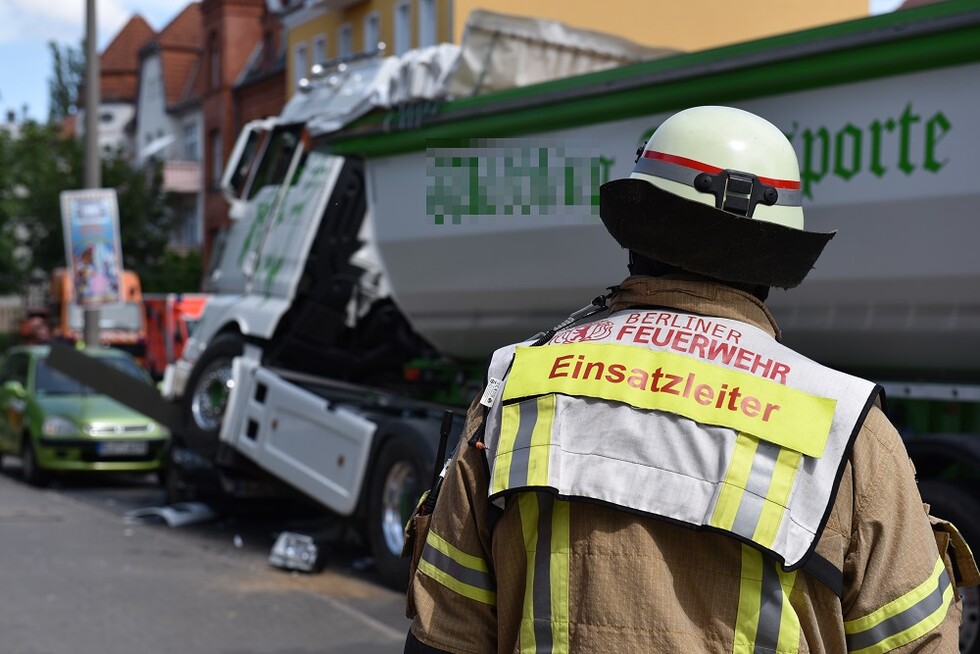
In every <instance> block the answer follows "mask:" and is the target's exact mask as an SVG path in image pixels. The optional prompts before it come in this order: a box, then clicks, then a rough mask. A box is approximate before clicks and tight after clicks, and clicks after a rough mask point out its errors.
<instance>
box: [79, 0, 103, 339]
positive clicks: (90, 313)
mask: <svg viewBox="0 0 980 654" xmlns="http://www.w3.org/2000/svg"><path fill="white" fill-rule="evenodd" d="M95 1H96V0H85V188H87V189H97V188H100V187H101V186H102V161H101V160H100V158H99V105H100V104H101V102H102V98H101V88H100V81H101V80H100V72H99V51H98V35H97V29H96V22H95ZM75 296H76V297H77V296H78V291H77V290H76V292H75ZM82 337H83V339H84V340H85V345H87V346H89V347H96V346H98V344H99V308H98V307H90V306H86V307H85V326H84V329H83V335H82Z"/></svg>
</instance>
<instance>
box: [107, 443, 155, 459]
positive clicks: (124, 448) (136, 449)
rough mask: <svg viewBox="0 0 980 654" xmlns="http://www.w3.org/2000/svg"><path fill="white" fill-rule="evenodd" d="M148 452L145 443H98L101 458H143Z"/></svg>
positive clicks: (147, 444)
mask: <svg viewBox="0 0 980 654" xmlns="http://www.w3.org/2000/svg"><path fill="white" fill-rule="evenodd" d="M148 451H149V443H147V442H146V441H105V442H102V443H99V454H101V455H102V456H143V455H145V454H146V453H147V452H148Z"/></svg>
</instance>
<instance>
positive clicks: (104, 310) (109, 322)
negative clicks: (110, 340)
mask: <svg viewBox="0 0 980 654" xmlns="http://www.w3.org/2000/svg"><path fill="white" fill-rule="evenodd" d="M68 324H69V326H70V327H71V328H72V329H74V330H77V331H81V330H82V328H83V326H84V324H85V310H84V309H83V308H82V307H81V306H79V305H77V304H72V305H71V306H70V307H69V309H68ZM142 325H143V320H142V308H141V307H140V305H139V304H137V303H135V302H126V303H124V304H107V305H105V306H103V307H100V308H99V327H100V328H101V329H118V330H123V331H133V332H135V331H140V329H141V328H142Z"/></svg>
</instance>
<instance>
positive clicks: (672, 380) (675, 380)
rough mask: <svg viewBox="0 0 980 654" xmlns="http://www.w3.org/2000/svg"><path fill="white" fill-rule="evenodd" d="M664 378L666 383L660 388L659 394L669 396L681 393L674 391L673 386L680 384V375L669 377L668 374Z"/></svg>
mask: <svg viewBox="0 0 980 654" xmlns="http://www.w3.org/2000/svg"><path fill="white" fill-rule="evenodd" d="M658 370H659V369H658ZM664 377H666V378H667V383H666V384H664V385H663V386H661V387H660V390H661V392H663V393H669V394H671V395H680V394H681V392H680V391H679V390H674V386H677V385H678V384H680V383H681V379H683V377H681V376H680V375H670V374H665V375H664Z"/></svg>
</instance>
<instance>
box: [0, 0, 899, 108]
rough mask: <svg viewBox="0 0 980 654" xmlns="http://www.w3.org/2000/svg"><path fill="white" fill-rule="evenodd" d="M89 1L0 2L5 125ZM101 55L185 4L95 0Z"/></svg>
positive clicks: (30, 100) (69, 40)
mask: <svg viewBox="0 0 980 654" xmlns="http://www.w3.org/2000/svg"><path fill="white" fill-rule="evenodd" d="M868 2H869V5H868V7H869V11H870V13H872V14H879V13H883V12H887V11H892V10H893V9H895V8H896V7H897V6H898V5H900V4H901V2H902V0H868ZM86 4H87V3H86V2H85V0H0V121H5V120H6V119H7V113H8V111H15V112H16V114H17V118H18V120H20V119H21V118H22V116H23V113H24V108H25V106H26V108H27V115H28V116H29V117H31V118H34V119H35V120H40V121H43V120H45V119H46V118H47V114H48V79H49V78H50V77H51V54H50V51H49V49H48V45H47V44H48V42H49V41H55V42H57V43H60V44H63V45H73V46H80V44H81V40H82V37H83V36H84V35H85V6H86ZM96 5H97V8H96V16H97V18H98V32H97V40H98V43H99V50H100V51H101V50H102V49H104V48H105V47H106V45H107V44H108V43H109V41H110V40H112V38H113V37H114V36H115V35H116V33H117V32H118V31H119V30H120V29H121V28H122V26H123V25H125V24H126V21H127V20H129V18H130V17H131V16H132V15H133V14H136V13H139V14H141V15H142V16H143V18H145V19H146V20H147V22H148V23H149V24H150V26H151V27H153V29H155V30H160V29H161V28H162V27H164V26H165V25H166V24H167V23H168V22H170V20H171V19H173V18H174V16H176V15H177V13H178V12H179V11H180V10H181V9H182V8H183V7H184V6H185V3H184V2H181V1H180V0H96Z"/></svg>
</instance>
